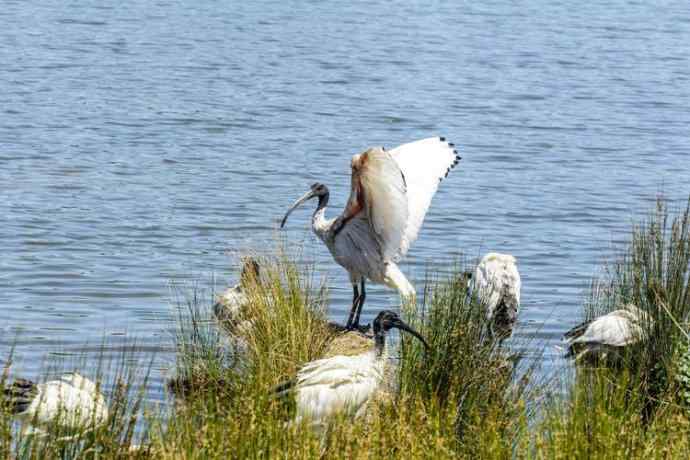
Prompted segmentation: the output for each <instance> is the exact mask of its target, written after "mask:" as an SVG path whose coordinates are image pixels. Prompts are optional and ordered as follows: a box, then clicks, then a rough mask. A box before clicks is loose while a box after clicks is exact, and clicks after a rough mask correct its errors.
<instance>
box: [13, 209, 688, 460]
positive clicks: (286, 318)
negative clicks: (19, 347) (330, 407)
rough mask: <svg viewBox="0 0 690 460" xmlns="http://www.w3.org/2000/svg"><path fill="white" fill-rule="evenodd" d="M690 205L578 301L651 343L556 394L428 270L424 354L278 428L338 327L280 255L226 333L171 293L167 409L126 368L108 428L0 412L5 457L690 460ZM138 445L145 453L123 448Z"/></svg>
mask: <svg viewBox="0 0 690 460" xmlns="http://www.w3.org/2000/svg"><path fill="white" fill-rule="evenodd" d="M689 209H690V208H686V209H685V210H684V211H682V212H678V213H672V212H669V210H668V209H667V208H666V207H665V206H664V204H663V202H662V201H659V204H658V206H657V208H656V209H655V210H654V212H652V213H651V214H650V215H649V216H648V217H647V219H646V220H644V221H643V222H641V223H640V224H637V225H635V226H634V228H633V230H632V232H631V235H630V244H629V245H628V246H627V247H625V248H623V250H622V251H621V254H620V257H619V258H618V259H617V260H615V261H614V262H613V263H610V264H608V265H607V266H606V267H605V268H604V270H603V273H602V275H601V276H599V277H598V278H597V279H596V280H595V281H594V283H593V284H592V289H591V293H590V295H589V297H588V299H587V301H586V302H585V305H584V311H585V316H587V317H592V316H595V315H598V314H601V313H603V312H607V311H611V310H613V309H615V308H617V307H618V306H619V305H620V304H622V303H626V302H633V303H635V304H636V305H638V306H639V307H640V308H643V309H644V310H645V311H647V312H648V313H649V316H650V318H651V321H649V322H648V323H647V324H646V325H645V327H646V328H647V331H648V336H649V339H648V340H645V341H644V342H642V343H640V344H639V345H638V346H636V347H633V348H632V349H631V350H630V352H628V353H625V354H624V356H623V360H622V362H621V363H619V364H618V365H616V366H609V365H607V364H608V363H603V362H602V363H597V364H594V365H588V366H583V367H581V368H579V369H578V370H577V372H576V373H575V378H574V380H573V381H571V382H567V383H568V385H567V386H568V387H569V390H568V391H566V392H559V391H554V388H557V387H560V385H559V384H561V383H563V382H561V381H556V382H554V383H552V384H548V383H546V384H545V383H544V382H542V381H540V380H539V378H540V377H539V373H538V372H537V366H538V363H539V362H540V360H539V356H538V353H534V351H533V350H534V347H533V346H532V347H529V345H533V344H530V343H519V341H518V343H515V341H513V342H512V343H511V347H510V348H507V347H506V346H504V345H502V344H501V343H500V342H499V341H497V340H496V339H495V338H493V337H492V336H491V334H490V333H489V331H488V326H487V324H486V322H485V319H484V311H483V308H482V305H481V302H479V300H478V299H476V298H474V297H473V296H472V295H471V293H468V292H467V288H466V287H465V286H464V285H463V284H462V283H458V282H457V279H458V277H459V275H460V273H461V271H462V270H460V269H458V270H456V273H454V274H452V275H450V276H448V277H447V278H444V279H436V278H434V276H433V274H432V276H431V278H430V279H429V280H427V281H426V285H425V286H424V295H423V296H422V297H421V298H419V299H418V302H417V303H418V304H417V306H416V308H413V307H412V306H411V305H406V306H404V307H403V316H404V317H405V319H406V320H407V321H408V322H409V323H410V324H411V325H413V326H414V327H415V328H417V329H418V330H419V331H420V332H421V333H422V334H423V335H424V336H425V337H426V339H427V341H428V342H429V343H430V345H431V349H430V350H429V351H425V350H424V348H423V347H422V346H421V345H420V343H419V342H418V341H416V340H414V339H410V338H409V337H405V336H402V337H401V338H400V339H397V338H395V339H394V340H393V342H394V343H397V346H396V347H395V348H394V349H396V350H397V353H396V355H399V359H397V360H396V361H395V362H396V363H397V365H396V366H395V367H394V368H393V371H392V372H391V373H390V378H391V381H390V382H389V385H388V391H387V392H386V393H383V394H381V395H380V397H378V398H376V399H375V400H373V401H372V402H371V403H370V404H369V406H368V410H367V413H366V415H365V416H364V417H362V418H361V419H358V420H356V421H355V420H353V419H351V418H348V417H346V416H341V417H336V418H334V419H333V420H332V421H331V423H330V424H329V426H328V427H327V428H326V429H324V430H322V431H320V432H316V431H315V430H313V429H312V428H310V427H309V426H308V425H307V424H295V423H289V422H290V420H291V419H292V418H293V417H294V409H295V408H294V407H292V406H291V404H289V403H286V402H285V401H283V400H281V399H279V398H276V397H274V396H273V394H272V388H273V387H274V386H275V385H276V384H278V383H280V382H282V381H284V380H286V379H288V378H290V377H291V376H293V375H294V374H295V373H296V372H297V370H298V369H299V367H300V366H301V365H302V364H303V363H305V362H307V361H310V360H312V359H316V358H319V357H320V356H322V355H323V353H324V351H325V350H326V349H327V346H328V344H329V341H330V340H331V339H332V337H333V332H332V330H331V328H329V326H328V323H327V318H328V308H327V306H328V303H329V302H328V290H327V288H326V283H325V282H324V281H323V280H321V279H319V278H318V277H317V275H316V273H315V271H314V270H313V269H312V268H309V267H307V268H304V267H299V266H298V265H297V264H295V263H294V262H293V261H292V260H291V258H290V257H288V256H286V255H285V254H284V253H283V252H281V251H278V252H277V253H278V255H276V256H275V257H264V258H262V259H261V260H260V261H259V262H260V264H261V266H262V269H263V273H262V282H258V280H250V283H249V286H248V288H247V291H248V296H249V305H248V307H247V309H246V311H245V313H244V314H245V315H246V316H247V317H248V318H251V319H252V327H251V328H250V329H249V330H243V331H241V332H238V333H237V335H236V336H235V337H232V336H230V337H229V336H228V334H227V333H225V332H224V331H222V330H221V329H220V328H219V327H218V325H217V324H216V322H215V321H214V320H213V318H212V314H211V303H212V299H210V298H204V297H203V296H201V295H199V291H197V290H194V289H192V290H191V291H190V293H189V294H188V296H185V295H181V296H180V299H179V302H178V305H177V308H176V314H177V316H178V321H177V329H176V331H175V334H174V336H175V340H176V346H177V362H176V367H177V378H176V379H174V381H173V384H172V385H171V387H170V389H171V390H172V392H174V393H177V394H178V397H177V398H176V399H175V402H174V404H172V405H171V406H170V407H169V408H168V409H167V410H164V411H157V410H155V409H153V408H149V409H144V408H143V402H144V401H143V389H144V387H141V386H140V387H137V386H135V385H134V383H133V382H134V381H135V379H134V373H135V372H142V370H143V369H145V366H143V367H142V368H139V367H137V366H136V365H135V366H132V365H131V361H132V360H131V359H122V360H121V362H120V363H117V366H116V369H115V371H113V370H110V369H109V370H108V372H104V373H103V375H106V374H107V375H115V376H116V377H115V378H114V379H115V380H114V381H112V382H105V383H107V384H108V385H104V387H105V388H107V389H108V391H109V401H110V402H111V412H112V415H111V419H110V420H109V423H108V425H107V427H104V428H100V429H98V430H95V431H89V430H84V432H83V433H80V434H79V436H78V437H77V439H76V440H73V441H69V442H60V441H58V440H57V439H58V437H59V435H58V433H57V432H56V433H54V434H53V433H51V434H50V436H48V437H47V438H42V439H37V438H32V437H22V436H21V435H20V434H19V432H18V430H17V426H16V425H14V424H13V423H12V422H11V419H10V417H9V416H8V414H7V413H6V410H5V409H6V408H7V406H6V404H2V405H0V408H2V409H0V410H3V411H4V412H1V413H0V458H2V457H4V458H130V457H132V456H138V457H140V458H162V459H182V458H190V459H213V458H219V459H220V458H223V459H225V458H291V459H292V458H329V459H330V458H334V459H336V458H337V459H339V458H343V459H345V458H347V459H351V458H377V459H380V458H468V459H477V458H479V459H483V458H486V459H513V458H539V459H542V458H543V459H547V458H548V459H551V458H563V459H572V458H575V459H580V458H581V459H585V458H586V459H590V458H606V459H608V458H611V459H618V458H620V459H632V458H690V421H689V419H688V410H689V407H690V343H689V342H688V338H687V335H686V333H687V329H688V328H687V324H688V314H689V313H690V311H689V310H690V297H689V296H690V293H689V292H690V291H689V287H688V271H689V266H688V263H689V261H690V210H689ZM459 268H462V267H459ZM207 297H210V296H207ZM527 348H529V349H530V350H532V351H531V352H530V354H527V353H523V352H522V351H521V350H523V349H527ZM535 355H536V356H535ZM527 356H529V358H528V357H527ZM118 366H119V367H118ZM140 369H142V370H140ZM5 383H7V382H6V379H3V381H2V385H4V384H5ZM145 384H146V383H144V385H145ZM135 427H138V430H135ZM133 438H136V439H137V441H136V442H137V443H138V442H139V439H143V442H144V444H145V449H143V450H139V451H137V452H136V453H134V454H133V453H131V452H130V451H129V445H130V444H132V443H133V442H134V441H133Z"/></svg>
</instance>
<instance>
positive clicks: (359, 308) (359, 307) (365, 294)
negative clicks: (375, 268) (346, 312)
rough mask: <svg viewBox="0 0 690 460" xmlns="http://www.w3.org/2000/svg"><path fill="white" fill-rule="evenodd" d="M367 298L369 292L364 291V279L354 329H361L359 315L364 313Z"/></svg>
mask: <svg viewBox="0 0 690 460" xmlns="http://www.w3.org/2000/svg"><path fill="white" fill-rule="evenodd" d="M366 298H367V292H366V290H365V289H364V278H362V292H361V293H360V295H359V305H357V313H356V314H355V324H354V325H353V326H352V327H353V328H356V327H359V315H360V314H361V313H362V307H363V306H364V300H365V299H366Z"/></svg>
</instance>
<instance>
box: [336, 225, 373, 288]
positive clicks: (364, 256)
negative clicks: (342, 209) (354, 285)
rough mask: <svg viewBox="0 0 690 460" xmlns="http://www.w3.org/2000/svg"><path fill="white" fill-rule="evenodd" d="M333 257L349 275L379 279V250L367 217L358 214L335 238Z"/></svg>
mask: <svg viewBox="0 0 690 460" xmlns="http://www.w3.org/2000/svg"><path fill="white" fill-rule="evenodd" d="M334 244H335V248H334V249H335V250H334V251H333V257H334V258H335V260H336V262H338V263H339V264H340V265H342V266H343V267H345V269H346V270H347V271H348V272H350V273H358V274H360V275H363V276H365V277H367V278H368V279H370V280H376V279H379V278H380V277H381V268H380V262H381V249H380V245H379V242H378V240H377V238H376V235H375V234H374V232H372V231H371V225H370V224H369V219H368V218H367V216H366V215H365V214H364V213H363V212H360V213H359V215H357V216H356V217H354V218H353V219H351V220H350V221H349V222H348V223H347V225H345V226H344V227H343V229H342V231H341V232H340V233H338V235H337V236H336V237H335V243H334Z"/></svg>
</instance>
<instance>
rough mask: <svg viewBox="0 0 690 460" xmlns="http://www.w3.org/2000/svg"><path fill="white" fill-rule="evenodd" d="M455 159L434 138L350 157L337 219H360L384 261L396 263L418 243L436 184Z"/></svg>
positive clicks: (451, 151)
mask: <svg viewBox="0 0 690 460" xmlns="http://www.w3.org/2000/svg"><path fill="white" fill-rule="evenodd" d="M458 160H459V157H458V156H457V152H456V151H455V150H454V149H453V144H450V143H448V142H446V141H445V139H444V138H439V137H432V138H428V139H422V140H419V141H415V142H411V143H409V144H403V145H401V146H399V147H396V148H395V149H393V150H390V151H385V150H383V149H382V148H372V149H369V150H367V151H366V152H364V153H363V154H361V155H355V156H354V157H352V191H351V194H350V199H349V201H348V204H347V206H346V208H345V211H344V212H343V216H342V217H344V218H345V219H346V220H347V221H348V222H349V221H350V220H351V219H352V218H353V217H355V216H356V217H359V218H365V219H366V220H367V221H368V223H369V225H370V229H371V231H372V232H373V233H374V235H375V238H376V241H377V242H378V244H379V249H380V252H381V255H382V256H383V259H384V261H398V260H399V259H400V258H401V257H402V256H404V255H405V254H407V251H408V249H409V248H410V246H411V245H412V243H413V242H414V241H415V240H416V239H417V235H418V234H419V229H420V228H421V226H422V222H423V221H424V216H425V215H426V211H427V209H429V205H430V204H431V199H432V198H433V196H434V194H435V193H436V190H437V189H438V184H439V183H440V182H441V180H443V178H444V177H446V176H447V175H448V172H449V171H450V170H451V169H452V168H453V167H454V166H455V165H456V164H457V162H458Z"/></svg>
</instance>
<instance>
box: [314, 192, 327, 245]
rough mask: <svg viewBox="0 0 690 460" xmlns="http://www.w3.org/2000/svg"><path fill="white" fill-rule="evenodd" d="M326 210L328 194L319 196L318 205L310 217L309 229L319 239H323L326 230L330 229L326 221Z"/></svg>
mask: <svg viewBox="0 0 690 460" xmlns="http://www.w3.org/2000/svg"><path fill="white" fill-rule="evenodd" d="M327 208H328V193H326V194H325V195H321V196H319V205H318V206H317V207H316V211H314V215H313V216H312V217H311V228H312V230H314V233H316V235H317V236H318V237H319V238H321V239H322V240H323V239H324V238H325V236H326V233H327V232H328V228H329V227H330V225H329V224H330V222H329V221H328V220H327V219H326V209H327Z"/></svg>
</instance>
